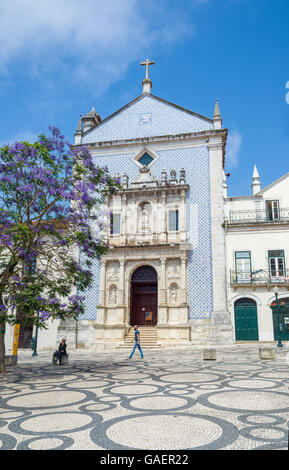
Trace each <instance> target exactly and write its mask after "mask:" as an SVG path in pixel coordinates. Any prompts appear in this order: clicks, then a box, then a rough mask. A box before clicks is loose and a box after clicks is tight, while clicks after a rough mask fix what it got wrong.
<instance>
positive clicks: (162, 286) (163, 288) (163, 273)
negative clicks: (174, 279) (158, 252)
mask: <svg viewBox="0 0 289 470" xmlns="http://www.w3.org/2000/svg"><path fill="white" fill-rule="evenodd" d="M166 263H167V260H166V258H161V271H160V302H159V303H160V304H166V299H167V295H166V294H167V286H166V284H167V282H166V275H167V273H166Z"/></svg>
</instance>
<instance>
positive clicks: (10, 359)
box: [5, 355, 18, 366]
mask: <svg viewBox="0 0 289 470" xmlns="http://www.w3.org/2000/svg"><path fill="white" fill-rule="evenodd" d="M17 363H18V355H11V356H5V366H16V364H17Z"/></svg>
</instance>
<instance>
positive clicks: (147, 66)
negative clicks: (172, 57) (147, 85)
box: [140, 59, 154, 79]
mask: <svg viewBox="0 0 289 470" xmlns="http://www.w3.org/2000/svg"><path fill="white" fill-rule="evenodd" d="M140 65H145V66H146V78H147V79H148V78H149V66H150V65H154V62H153V61H152V60H149V59H146V60H145V61H143V62H141V63H140Z"/></svg>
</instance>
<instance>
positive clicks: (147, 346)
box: [117, 344, 161, 349]
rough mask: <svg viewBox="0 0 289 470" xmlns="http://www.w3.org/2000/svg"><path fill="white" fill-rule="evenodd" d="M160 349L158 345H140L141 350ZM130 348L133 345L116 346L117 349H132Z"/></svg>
mask: <svg viewBox="0 0 289 470" xmlns="http://www.w3.org/2000/svg"><path fill="white" fill-rule="evenodd" d="M160 347H161V345H160V344H150V345H147V344H141V348H142V349H149V348H160ZM132 348H133V344H130V345H127V344H120V345H119V346H117V349H132Z"/></svg>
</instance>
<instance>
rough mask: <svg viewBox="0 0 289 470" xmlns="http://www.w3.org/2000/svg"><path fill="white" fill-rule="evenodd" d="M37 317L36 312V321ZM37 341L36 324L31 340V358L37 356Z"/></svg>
mask: <svg viewBox="0 0 289 470" xmlns="http://www.w3.org/2000/svg"><path fill="white" fill-rule="evenodd" d="M38 317H39V312H37V320H38ZM37 339H38V322H37V325H36V331H35V336H34V337H33V338H32V339H31V343H30V344H31V349H32V350H33V353H32V356H37V355H38V354H37Z"/></svg>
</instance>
